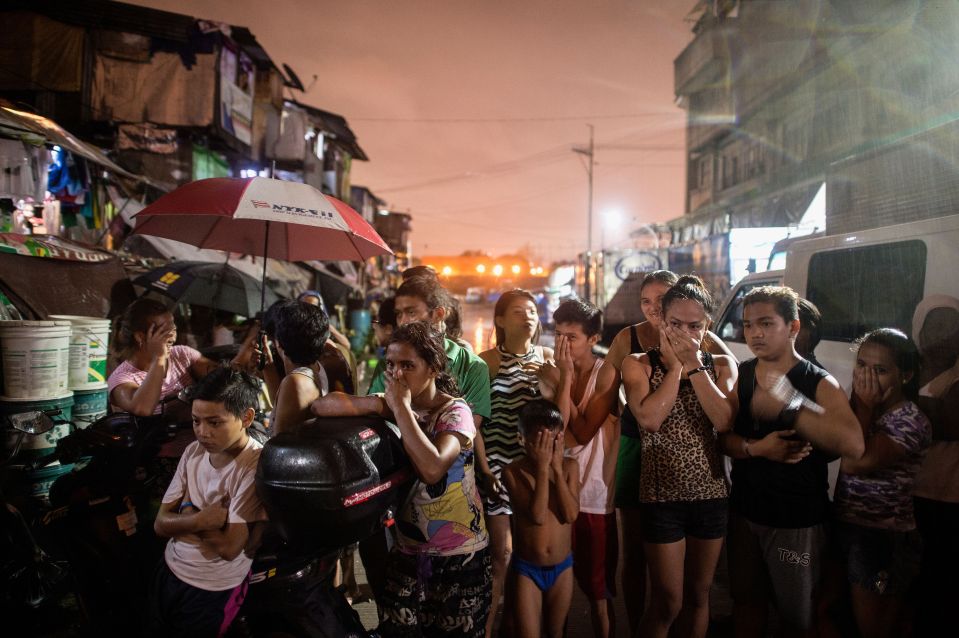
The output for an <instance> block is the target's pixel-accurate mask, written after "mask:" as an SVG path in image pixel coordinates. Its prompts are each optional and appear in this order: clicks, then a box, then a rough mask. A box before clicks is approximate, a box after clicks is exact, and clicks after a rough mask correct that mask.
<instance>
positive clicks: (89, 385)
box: [50, 315, 110, 390]
mask: <svg viewBox="0 0 959 638" xmlns="http://www.w3.org/2000/svg"><path fill="white" fill-rule="evenodd" d="M50 318H51V319H54V320H57V321H69V322H70V325H71V335H70V379H69V385H70V389H71V390H99V389H100V388H105V387H107V356H108V354H109V352H110V348H109V346H110V320H109V319H98V318H97V317H79V316H76V315H50Z"/></svg>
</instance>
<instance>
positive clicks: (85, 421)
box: [0, 315, 110, 498]
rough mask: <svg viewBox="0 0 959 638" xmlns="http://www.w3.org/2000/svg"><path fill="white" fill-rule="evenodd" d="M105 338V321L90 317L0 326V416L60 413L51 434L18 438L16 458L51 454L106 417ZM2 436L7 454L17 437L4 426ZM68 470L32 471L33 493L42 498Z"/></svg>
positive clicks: (107, 329)
mask: <svg viewBox="0 0 959 638" xmlns="http://www.w3.org/2000/svg"><path fill="white" fill-rule="evenodd" d="M109 339H110V321H109V320H107V319H98V318H95V317H77V316H72V315H53V316H51V317H50V320H49V321H0V359H2V370H3V383H2V389H3V394H2V396H0V416H6V415H10V414H21V413H25V412H33V411H36V410H43V411H48V412H49V411H59V414H58V415H57V416H55V417H53V420H54V422H55V423H56V424H57V425H56V426H55V427H54V428H53V429H52V430H50V431H49V432H46V433H45V434H41V435H25V436H24V437H23V441H22V443H21V447H20V450H21V451H20V454H21V455H22V456H23V457H24V458H31V457H32V458H36V457H40V456H45V455H47V454H51V453H53V451H54V449H55V448H56V444H57V441H58V440H59V439H60V438H62V437H64V436H66V435H67V434H69V433H70V429H71V427H73V426H74V425H75V426H76V427H80V428H83V427H86V426H88V425H89V424H90V423H92V422H93V421H95V420H96V419H98V418H100V417H101V416H103V415H105V414H106V412H107V398H108V397H107V394H108V393H107V383H106V367H107V354H108V350H109V348H108V346H109ZM3 435H4V446H5V448H6V453H7V454H9V453H10V451H12V448H13V446H14V445H15V444H16V441H17V438H18V436H19V433H18V432H17V431H15V430H13V429H12V428H9V427H8V426H7V425H6V424H4V428H3ZM71 467H72V466H60V465H51V466H50V467H47V468H44V469H42V470H39V471H37V472H34V473H33V476H32V480H33V482H34V486H33V492H34V494H35V495H36V496H38V497H41V498H43V497H44V496H45V494H46V492H47V491H48V490H49V485H50V484H52V483H53V481H54V480H55V479H56V477H57V476H59V475H61V474H63V473H65V472H69V471H70V469H71Z"/></svg>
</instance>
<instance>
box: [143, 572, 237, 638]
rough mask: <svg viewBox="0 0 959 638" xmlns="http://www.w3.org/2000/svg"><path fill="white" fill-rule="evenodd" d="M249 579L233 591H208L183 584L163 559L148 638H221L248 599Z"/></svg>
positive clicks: (152, 594) (156, 579) (153, 592)
mask: <svg viewBox="0 0 959 638" xmlns="http://www.w3.org/2000/svg"><path fill="white" fill-rule="evenodd" d="M248 585H249V578H247V579H245V580H244V581H243V582H242V583H240V584H239V585H237V586H236V587H234V588H233V589H226V590H223V591H207V590H205V589H200V588H198V587H194V586H193V585H190V584H187V583H184V582H183V581H182V580H180V579H179V578H177V577H176V575H175V574H174V573H173V572H172V571H170V568H169V567H167V564H166V560H164V559H160V564H159V565H158V566H157V570H156V573H155V574H154V576H153V587H152V589H151V592H150V607H149V610H148V620H147V623H148V624H147V628H146V631H145V632H144V634H145V635H146V636H148V637H149V638H153V637H156V638H159V637H161V636H188V637H190V638H194V637H195V638H201V637H203V636H209V637H210V638H214V637H215V636H222V635H223V634H224V633H225V632H226V630H227V629H228V628H229V626H230V624H232V622H233V619H234V618H235V617H236V614H237V612H239V610H240V607H241V606H242V605H243V599H244V598H246V591H247V586H248Z"/></svg>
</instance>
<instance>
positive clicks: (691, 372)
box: [686, 366, 709, 379]
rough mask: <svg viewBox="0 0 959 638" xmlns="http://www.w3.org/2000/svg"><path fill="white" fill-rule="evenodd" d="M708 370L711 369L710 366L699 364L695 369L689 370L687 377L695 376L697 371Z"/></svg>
mask: <svg viewBox="0 0 959 638" xmlns="http://www.w3.org/2000/svg"><path fill="white" fill-rule="evenodd" d="M706 370H709V366H699V367H698V368H696V369H695V370H690V371H689V372H687V373H686V378H687V379H688V378H689V377H691V376H693V375H694V374H696V373H697V372H705V371H706Z"/></svg>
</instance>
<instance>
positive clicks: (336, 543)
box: [234, 417, 413, 638]
mask: <svg viewBox="0 0 959 638" xmlns="http://www.w3.org/2000/svg"><path fill="white" fill-rule="evenodd" d="M412 479H413V472H412V468H411V466H410V463H409V460H408V458H407V457H406V454H405V453H404V451H403V448H402V444H401V443H400V439H399V433H398V431H397V430H396V429H395V426H391V425H390V424H388V423H387V422H386V421H384V420H382V419H379V418H362V417H354V418H330V419H315V420H312V421H308V422H306V423H304V424H302V425H301V426H300V427H299V428H297V429H295V430H294V431H292V432H285V433H282V434H279V435H277V436H274V437H273V438H272V439H270V440H269V441H268V442H267V444H266V445H265V446H264V448H263V451H262V452H261V454H260V463H259V466H258V468H257V477H256V489H257V494H258V495H259V497H260V500H261V501H262V502H263V504H264V506H265V508H266V511H267V514H268V516H269V519H270V531H269V532H268V534H267V536H266V539H265V541H264V543H263V545H262V547H261V549H260V551H259V552H258V553H257V556H256V558H255V559H254V562H253V574H252V577H251V580H250V588H249V591H248V594H247V600H246V601H245V603H244V605H243V608H242V609H241V610H240V615H239V617H238V619H237V621H235V623H234V628H235V631H236V632H237V635H248V636H280V635H282V636H297V637H303V638H367V637H374V636H377V634H376V633H375V631H374V632H368V631H366V630H365V629H364V627H363V624H362V623H361V622H360V619H359V616H358V615H357V613H356V612H355V611H354V610H353V609H352V607H350V605H349V603H348V602H347V601H346V598H345V596H344V595H343V593H342V592H341V591H339V590H338V589H336V588H334V587H333V576H334V573H335V570H336V559H337V557H338V555H339V552H340V551H341V549H342V548H344V547H347V546H349V545H351V544H353V543H355V542H358V541H360V540H362V539H364V538H367V537H369V536H371V535H372V534H376V533H383V530H384V528H385V527H387V526H389V525H392V522H393V515H394V513H395V512H396V511H397V510H398V509H399V507H400V506H401V504H402V503H403V502H404V500H405V499H406V495H407V494H408V492H409V489H410V487H411V485H412Z"/></svg>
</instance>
